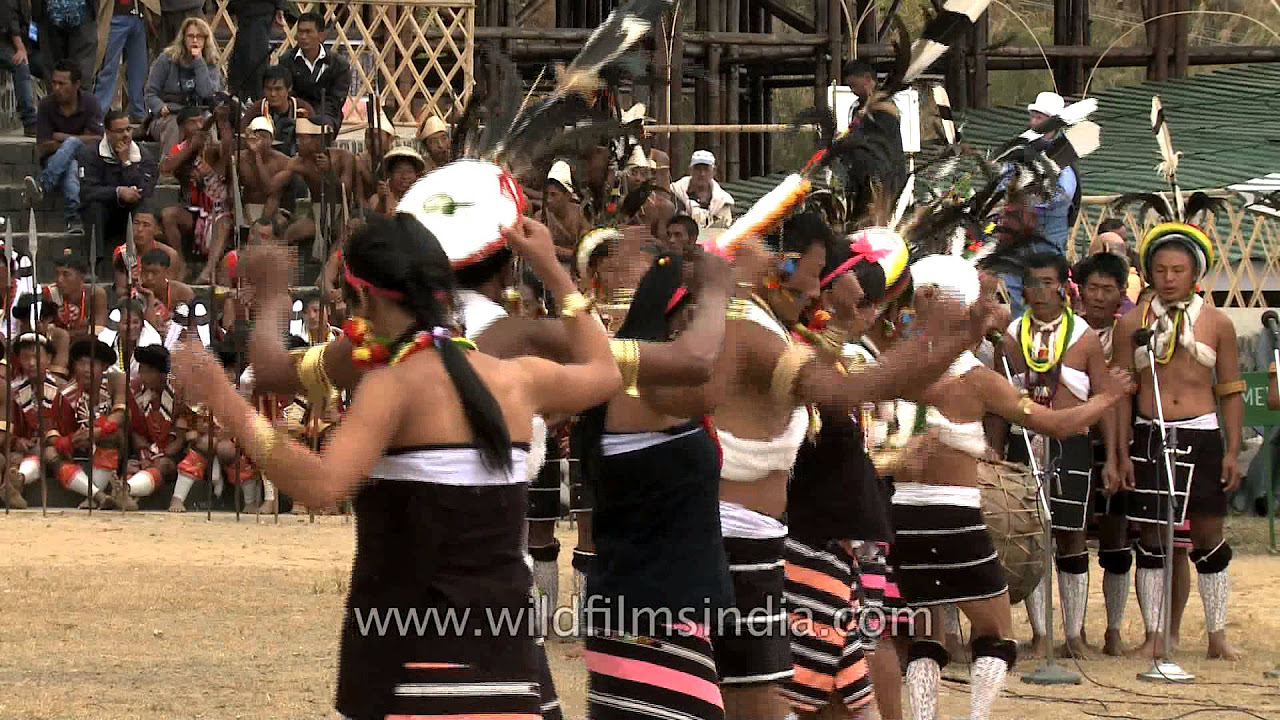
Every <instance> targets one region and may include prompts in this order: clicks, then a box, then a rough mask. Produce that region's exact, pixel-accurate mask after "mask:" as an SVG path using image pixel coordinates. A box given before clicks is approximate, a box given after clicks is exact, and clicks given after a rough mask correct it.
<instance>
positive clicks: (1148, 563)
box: [1133, 543, 1165, 570]
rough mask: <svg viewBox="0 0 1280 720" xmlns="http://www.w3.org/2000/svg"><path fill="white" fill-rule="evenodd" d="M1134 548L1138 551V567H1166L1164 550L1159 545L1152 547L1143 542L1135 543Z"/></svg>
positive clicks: (1151, 568) (1152, 568)
mask: <svg viewBox="0 0 1280 720" xmlns="http://www.w3.org/2000/svg"><path fill="white" fill-rule="evenodd" d="M1133 547H1134V549H1135V550H1137V552H1138V567H1139V568H1142V569H1143V570H1160V569H1162V568H1163V567H1164V555H1165V553H1164V550H1163V549H1162V548H1159V547H1155V548H1151V547H1147V546H1146V545H1143V544H1142V543H1134V545H1133Z"/></svg>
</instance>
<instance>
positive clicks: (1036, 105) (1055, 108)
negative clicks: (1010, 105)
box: [1027, 92, 1067, 117]
mask: <svg viewBox="0 0 1280 720" xmlns="http://www.w3.org/2000/svg"><path fill="white" fill-rule="evenodd" d="M1066 106H1067V101H1066V100H1063V99H1062V96H1061V95H1059V94H1058V93H1056V92H1042V93H1040V94H1039V95H1037V96H1036V101H1035V102H1033V103H1031V104H1030V105H1028V106H1027V112H1038V113H1044V114H1045V115H1048V116H1050V117H1052V116H1054V115H1057V114H1058V113H1060V112H1062V111H1063V109H1064V108H1066Z"/></svg>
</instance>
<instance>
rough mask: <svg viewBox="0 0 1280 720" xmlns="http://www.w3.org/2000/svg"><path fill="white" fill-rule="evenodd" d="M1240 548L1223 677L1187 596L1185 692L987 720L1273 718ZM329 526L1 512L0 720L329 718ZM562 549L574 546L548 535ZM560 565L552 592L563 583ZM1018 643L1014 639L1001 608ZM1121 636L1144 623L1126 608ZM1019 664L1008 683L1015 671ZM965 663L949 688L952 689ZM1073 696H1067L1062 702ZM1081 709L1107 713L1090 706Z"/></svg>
mask: <svg viewBox="0 0 1280 720" xmlns="http://www.w3.org/2000/svg"><path fill="white" fill-rule="evenodd" d="M1232 525H1233V527H1232V530H1231V533H1232V536H1233V538H1234V539H1235V541H1236V545H1237V548H1238V550H1237V556H1236V561H1235V562H1234V564H1233V565H1232V571H1233V579H1234V589H1233V595H1232V610H1231V620H1230V625H1229V633H1230V636H1231V638H1232V640H1233V641H1234V642H1235V643H1236V644H1237V645H1238V646H1239V647H1240V648H1241V649H1243V650H1244V651H1245V652H1246V654H1247V655H1246V659H1245V660H1243V661H1241V662H1238V663H1222V662H1210V661H1206V660H1204V659H1203V646H1204V633H1203V615H1202V614H1201V607H1200V599H1199V597H1198V595H1197V594H1196V592H1195V591H1194V589H1193V591H1192V593H1191V600H1190V603H1189V605H1188V607H1187V614H1186V620H1185V622H1184V630H1183V641H1182V642H1183V650H1182V652H1181V653H1180V654H1179V655H1178V657H1177V659H1178V660H1179V662H1181V663H1182V664H1183V666H1184V667H1186V668H1187V669H1189V670H1191V671H1193V672H1195V673H1196V674H1197V682H1196V683H1195V684H1194V685H1193V686H1189V687H1172V686H1167V685H1152V684H1146V683H1140V682H1137V681H1136V680H1135V678H1134V674H1135V673H1136V672H1137V671H1139V670H1141V669H1143V663H1142V662H1140V661H1137V660H1098V661H1089V662H1086V663H1084V666H1083V667H1084V669H1085V671H1086V672H1087V673H1088V674H1089V676H1091V677H1092V678H1094V679H1096V680H1097V681H1098V682H1100V683H1104V684H1107V685H1112V686H1115V687H1114V688H1105V687H1100V686H1098V685H1094V684H1090V683H1089V682H1088V681H1086V682H1085V684H1083V685H1081V686H1078V687H1067V688H1049V689H1044V688H1038V687H1035V686H1031V685H1027V684H1024V683H1022V682H1021V681H1019V680H1018V679H1017V677H1016V675H1014V676H1011V678H1010V682H1009V684H1008V691H1007V692H1006V693H1005V695H1004V696H1003V697H1002V698H1000V699H999V700H998V701H997V705H996V717H1000V718H1018V719H1019V720H1021V719H1023V718H1031V717H1034V718H1036V719H1037V720H1061V719H1065V718H1082V717H1088V716H1089V715H1090V714H1096V715H1098V716H1103V717H1122V718H1172V717H1174V716H1180V715H1181V714H1183V713H1187V712H1189V711H1198V712H1196V714H1195V715H1192V717H1197V718H1211V719H1213V720H1218V719H1219V718H1224V719H1226V718H1243V717H1249V715H1245V714H1241V713H1238V712H1234V711H1227V710H1224V709H1221V708H1218V709H1212V705H1213V704H1215V703H1220V704H1229V705H1232V706H1236V707H1242V708H1247V709H1249V710H1250V711H1251V712H1252V713H1254V715H1253V717H1262V718H1280V680H1268V679H1265V678H1264V677H1263V672H1264V671H1265V670H1270V669H1273V668H1276V667H1278V666H1280V602H1278V601H1277V593H1276V588H1277V586H1278V585H1280V583H1278V581H1280V558H1277V557H1272V556H1269V555H1267V554H1266V553H1265V548H1264V547H1263V546H1264V545H1265V541H1264V537H1265V536H1264V532H1265V529H1264V526H1263V525H1262V524H1261V523H1260V522H1259V521H1256V520H1252V521H1243V520H1238V519H1235V520H1233V521H1232ZM352 540H353V533H352V525H351V523H350V522H349V521H344V519H343V518H337V517H327V518H317V519H316V522H315V523H314V524H310V523H308V522H307V519H306V518H305V517H302V518H297V517H293V516H282V517H281V518H280V523H279V524H278V525H276V524H272V523H271V522H270V520H269V519H266V520H265V521H264V522H262V523H260V524H259V523H255V522H254V520H253V518H251V517H248V516H246V517H244V518H242V520H241V522H239V523H236V522H235V520H234V518H233V516H230V515H215V516H214V518H213V521H212V522H206V520H205V518H204V515H203V514H199V515H191V514H189V515H183V516H173V515H169V514H167V513H143V514H130V515H128V516H127V517H126V516H121V515H120V514H119V513H104V514H98V513H94V515H93V517H92V518H89V517H86V515H85V514H84V513H83V512H69V511H67V512H59V513H51V514H50V515H49V516H48V517H47V518H42V517H41V516H40V512H39V511H38V510H36V511H24V512H21V513H13V514H12V515H10V516H8V517H3V516H0V547H3V548H4V549H5V552H4V557H3V559H0V618H2V622H3V627H2V628H0V638H3V640H0V719H4V720H8V719H9V718H57V719H59V720H61V719H64V718H65V719H71V718H86V719H88V718H92V719H93V720H105V719H108V718H136V719H140V720H170V719H173V718H214V719H218V720H222V719H226V720H232V719H233V718H263V719H266V718H271V719H272V720H278V719H282V718H284V719H289V720H292V719H294V718H332V717H334V716H335V713H334V712H333V711H332V709H331V707H332V696H333V688H334V667H335V657H336V653H337V638H338V625H339V620H340V617H341V613H342V607H343V598H344V595H345V593H346V585H347V578H348V573H349V570H350V562H351V552H352V546H353V542H352ZM561 542H562V543H563V544H564V546H565V547H566V548H571V547H572V546H573V531H572V530H571V529H570V528H568V527H562V530H561ZM568 555H569V553H568V552H565V553H563V554H562V556H561V557H562V560H563V561H564V564H563V567H562V581H561V589H562V594H563V595H565V596H567V595H568V592H569V588H570V586H571V579H570V573H569V571H568V570H569V568H568ZM1093 573H1094V577H1093V581H1092V584H1091V592H1090V605H1089V627H1088V633H1089V636H1090V637H1091V638H1094V639H1095V640H1100V639H1101V637H1102V634H1103V633H1102V630H1103V628H1102V620H1103V617H1104V615H1103V612H1104V611H1103V604H1102V596H1101V581H1100V578H1099V576H1098V569H1097V567H1096V564H1095V565H1094V567H1093ZM1014 616H1015V623H1016V624H1017V626H1018V634H1019V636H1020V637H1024V638H1025V637H1026V636H1028V635H1029V630H1028V628H1027V625H1026V620H1025V613H1023V612H1022V611H1021V609H1015V612H1014ZM1128 621H1129V628H1128V633H1127V636H1128V638H1129V639H1130V640H1135V639H1137V638H1138V636H1139V633H1140V625H1141V618H1140V616H1139V614H1138V609H1137V605H1136V601H1134V600H1133V599H1132V598H1131V599H1130V603H1129V610H1128ZM547 645H548V647H549V648H550V652H551V664H552V668H553V671H554V673H555V678H556V684H557V686H558V688H559V690H560V693H561V697H562V698H563V701H564V704H565V708H566V710H567V716H568V717H570V718H575V717H576V718H580V717H582V716H583V714H584V693H585V673H584V671H583V669H582V661H581V658H580V649H579V646H578V645H577V644H575V643H572V642H562V641H549V642H548V644H547ZM1034 664H1035V663H1034V662H1026V663H1025V664H1024V665H1022V666H1020V668H1019V669H1020V670H1025V669H1030V668H1032V667H1033V666H1034ZM966 672H967V670H966V668H965V667H964V666H958V667H955V666H953V668H950V669H949V670H948V673H947V674H948V675H951V676H953V677H959V678H963V677H965V673H966ZM946 685H947V688H946V690H945V692H944V694H943V716H944V717H957V716H963V715H965V714H967V710H968V701H967V695H966V689H965V687H964V686H963V685H962V684H960V683H959V682H949V683H947V684H946ZM1067 699H1070V700H1067ZM1094 699H1097V700H1102V701H1104V702H1096V701H1094Z"/></svg>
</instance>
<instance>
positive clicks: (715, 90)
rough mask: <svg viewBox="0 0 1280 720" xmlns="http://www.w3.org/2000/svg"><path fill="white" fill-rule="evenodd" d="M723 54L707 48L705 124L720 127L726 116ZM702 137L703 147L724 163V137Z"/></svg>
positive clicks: (717, 50) (714, 47) (718, 161)
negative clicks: (722, 72) (722, 70)
mask: <svg viewBox="0 0 1280 720" xmlns="http://www.w3.org/2000/svg"><path fill="white" fill-rule="evenodd" d="M723 52H724V51H723V50H722V49H721V48H720V46H719V45H712V46H711V47H709V48H707V91H706V102H707V108H706V113H705V116H706V120H705V122H707V123H709V124H712V125H720V124H722V123H723V122H724V116H723V115H722V114H721V110H723V106H722V105H721V104H720V82H721V79H722V77H723V76H722V75H721V74H720V56H721V55H722V54H723ZM702 137H703V138H705V139H704V140H703V141H702V142H703V145H702V146H703V147H705V148H707V149H708V150H710V151H711V154H712V155H715V156H716V162H717V163H723V162H724V161H723V160H721V158H723V157H724V147H723V146H722V141H723V140H724V136H723V135H720V134H718V133H710V134H708V133H702ZM721 178H722V179H726V178H725V177H724V176H723V175H721Z"/></svg>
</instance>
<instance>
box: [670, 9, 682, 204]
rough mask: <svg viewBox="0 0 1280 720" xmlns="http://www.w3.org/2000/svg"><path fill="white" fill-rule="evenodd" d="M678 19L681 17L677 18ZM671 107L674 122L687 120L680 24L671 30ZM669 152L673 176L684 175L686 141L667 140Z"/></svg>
mask: <svg viewBox="0 0 1280 720" xmlns="http://www.w3.org/2000/svg"><path fill="white" fill-rule="evenodd" d="M676 20H677V21H678V20H679V18H676ZM671 33H672V35H671V37H672V42H671V95H670V97H671V107H670V108H668V109H667V115H668V117H670V118H671V122H672V123H682V122H685V121H686V120H685V114H684V35H683V34H682V33H681V32H680V26H679V24H677V25H676V26H675V27H674V28H672V30H671ZM667 148H668V149H667V154H668V155H669V156H670V157H671V178H672V179H673V180H674V179H677V178H680V177H682V175H681V171H683V170H684V164H685V158H684V157H683V156H680V153H681V152H682V151H683V148H684V142H683V141H679V142H678V141H677V139H675V138H670V139H668V141H667Z"/></svg>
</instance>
